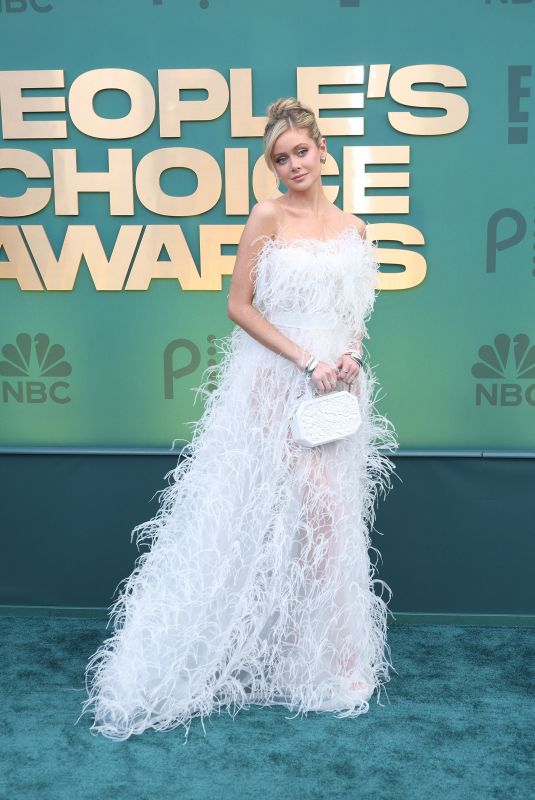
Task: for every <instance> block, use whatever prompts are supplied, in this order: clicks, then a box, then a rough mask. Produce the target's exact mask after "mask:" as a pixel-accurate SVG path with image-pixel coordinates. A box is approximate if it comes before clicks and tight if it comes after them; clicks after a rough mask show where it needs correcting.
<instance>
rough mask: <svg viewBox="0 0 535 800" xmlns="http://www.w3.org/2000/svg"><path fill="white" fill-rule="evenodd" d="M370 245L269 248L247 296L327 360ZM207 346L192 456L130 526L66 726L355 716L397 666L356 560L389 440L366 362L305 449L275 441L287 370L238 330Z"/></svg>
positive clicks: (355, 300)
mask: <svg viewBox="0 0 535 800" xmlns="http://www.w3.org/2000/svg"><path fill="white" fill-rule="evenodd" d="M375 249H376V245H375V244H374V243H372V242H370V241H369V240H363V239H361V238H360V236H359V234H358V231H356V229H355V228H353V227H351V228H347V229H346V230H344V231H343V232H342V233H341V234H339V235H338V236H337V237H336V238H334V239H327V240H323V239H298V240H295V241H293V242H291V243H288V242H284V241H282V240H280V239H271V238H267V237H266V238H265V241H264V242H263V243H262V249H261V251H260V254H259V257H258V259H257V263H256V272H255V273H254V280H255V295H254V300H253V303H254V305H255V307H256V308H257V309H258V311H259V312H261V313H262V314H263V315H264V316H265V317H266V318H267V319H269V320H270V321H271V322H272V323H273V324H274V325H275V326H276V327H278V328H279V329H280V330H281V331H282V332H284V333H285V334H286V335H287V336H288V337H289V338H291V339H293V340H294V341H296V342H298V343H299V344H301V345H302V346H303V347H304V348H306V349H307V350H308V351H310V352H312V353H314V354H315V355H316V356H317V357H318V358H320V359H321V360H323V361H327V362H330V363H332V364H333V365H334V363H335V361H336V360H337V358H338V357H339V356H340V355H341V354H342V353H343V352H344V350H346V349H347V347H348V345H350V343H351V342H352V341H354V336H355V333H357V332H359V331H363V336H364V338H368V333H367V330H366V322H367V320H368V318H369V315H370V314H371V311H372V309H373V305H374V301H375V288H376V282H377V267H378V264H377V261H376V258H375V254H374V251H375ZM218 346H219V349H220V353H221V358H220V360H219V363H218V364H217V365H216V366H215V367H211V368H208V370H207V371H206V372H205V373H204V375H203V381H202V383H201V385H200V386H199V387H198V388H197V390H196V391H197V392H201V394H202V396H203V397H204V398H205V410H204V414H203V416H202V417H201V418H200V419H199V420H198V421H197V422H195V423H190V424H191V425H192V426H193V437H192V441H191V447H190V455H189V457H187V458H186V459H184V460H182V461H179V463H178V464H177V466H176V468H175V469H174V470H171V471H170V472H168V473H167V475H166V476H165V477H166V478H169V476H172V481H168V485H167V486H166V488H165V489H163V490H161V496H160V504H159V510H158V512H157V514H156V515H155V517H154V518H153V519H150V520H149V521H147V522H145V523H143V524H142V525H138V526H137V527H136V528H134V531H133V532H132V536H134V534H137V538H136V542H137V545H138V548H139V545H140V544H141V543H142V542H143V543H144V544H146V545H147V548H146V550H145V551H144V552H142V554H141V555H140V556H139V557H138V558H137V560H136V563H135V568H134V570H133V572H132V573H131V574H130V576H129V577H128V578H127V579H125V581H124V582H122V583H124V585H123V586H122V588H121V591H120V593H119V594H118V596H117V599H116V600H115V602H114V603H113V604H112V606H111V607H110V611H109V614H110V620H109V623H108V625H109V624H110V623H111V622H113V633H112V634H111V635H110V637H109V638H107V639H106V640H105V641H104V642H103V644H102V645H101V646H100V647H99V648H98V649H97V651H96V652H95V653H94V654H93V655H92V656H91V658H90V660H89V662H88V664H87V667H86V670H85V686H86V692H87V695H88V696H87V697H86V699H85V701H84V703H83V708H82V713H81V715H80V716H83V714H84V713H86V712H89V711H91V712H92V713H93V723H92V725H91V728H90V730H91V731H92V732H94V733H97V732H100V733H101V734H103V735H104V736H107V737H110V738H113V739H126V738H128V737H129V736H130V735H132V734H140V733H142V732H143V731H144V730H145V729H147V728H153V729H155V730H166V729H170V728H174V727H177V726H179V725H180V726H183V728H184V732H185V736H186V739H187V736H188V731H189V727H190V724H191V721H192V719H194V718H195V717H200V718H201V723H203V718H204V717H205V716H209V715H210V714H211V713H212V711H214V710H217V711H220V710H221V709H222V708H225V709H227V710H228V711H229V713H232V714H233V715H234V714H235V713H237V711H239V710H240V709H241V708H244V707H249V704H252V703H253V704H259V705H272V704H282V705H284V706H286V707H287V708H288V709H289V710H290V711H292V712H295V715H298V714H306V713H307V712H308V711H331V712H334V714H335V715H336V716H339V717H344V716H357V715H359V714H362V713H365V712H367V711H368V709H369V702H368V701H369V700H370V697H371V696H372V694H373V692H374V691H375V690H378V694H379V692H380V689H381V687H382V685H383V684H384V683H386V682H387V681H388V680H390V675H389V670H393V671H395V669H394V667H393V665H392V663H391V661H390V659H389V654H390V648H389V646H388V644H387V636H386V633H387V613H388V610H389V609H388V602H389V600H390V598H391V596H392V591H391V589H390V587H388V585H387V584H386V583H385V582H384V581H382V580H380V579H378V578H374V575H375V574H376V567H375V565H374V564H372V563H371V560H370V557H369V550H373V551H375V552H376V553H377V556H379V555H380V553H379V551H378V550H377V548H375V547H372V546H371V540H370V531H371V530H372V528H373V524H374V519H375V510H374V507H375V501H376V498H377V495H378V493H379V492H380V493H382V494H383V496H384V495H385V494H386V492H387V491H388V490H389V489H390V488H391V474H392V473H393V472H394V465H393V463H392V462H391V461H390V459H389V458H388V457H387V456H386V455H385V454H384V453H381V452H380V450H379V448H380V449H383V448H386V449H389V450H394V449H395V448H396V447H397V442H396V437H395V432H394V428H393V425H392V423H391V422H390V421H389V420H388V419H386V417H385V416H383V415H381V414H379V413H378V411H377V409H376V408H375V403H376V400H377V391H376V388H377V380H376V378H375V377H374V374H373V370H372V368H371V367H370V366H369V364H368V363H367V362H366V361H365V365H364V368H363V369H362V370H361V371H360V375H359V378H358V380H357V381H356V382H355V383H354V384H353V387H352V388H351V389H350V391H353V392H355V394H357V396H358V397H359V402H360V407H361V412H362V417H363V424H362V426H361V428H360V429H359V431H358V433H357V434H355V435H353V436H351V437H349V438H348V439H345V440H341V441H338V442H333V443H330V444H326V445H322V446H319V447H316V448H305V447H302V446H301V445H298V444H297V443H295V442H294V441H293V440H292V437H291V434H290V433H289V421H290V418H291V415H292V412H293V410H294V408H295V406H296V404H297V403H298V402H299V401H300V400H301V399H303V398H305V397H311V396H312V395H313V392H314V390H313V385H312V383H311V382H310V381H309V380H308V379H307V378H306V377H305V376H304V373H303V372H302V370H301V369H299V368H298V367H296V366H295V365H294V364H293V363H292V362H290V361H289V360H287V359H286V358H284V357H283V356H281V355H279V354H277V353H274V352H272V351H271V350H269V349H268V348H266V347H265V346H263V345H262V344H260V343H259V342H257V341H256V340H255V339H253V338H252V337H251V336H250V335H249V334H247V333H246V332H245V331H244V330H243V329H242V328H240V327H239V326H236V327H235V328H234V329H233V331H232V333H231V334H230V335H229V336H227V337H225V338H222V339H220V340H218ZM214 383H215V388H213V384H214ZM208 387H212V390H211V391H210V388H208ZM337 388H338V389H347V386H346V385H345V384H342V383H340V384H339V385H338V387H337ZM119 585H120V584H119ZM376 585H377V586H378V587H379V592H378V593H377V592H375V591H374V588H375V586H376ZM383 590H386V591H387V592H388V594H389V598H388V600H385V599H384V598H383V596H382V595H383V593H384V591H383ZM116 591H117V590H116ZM78 719H80V717H79V718H78ZM202 727H203V730H205V729H204V724H202Z"/></svg>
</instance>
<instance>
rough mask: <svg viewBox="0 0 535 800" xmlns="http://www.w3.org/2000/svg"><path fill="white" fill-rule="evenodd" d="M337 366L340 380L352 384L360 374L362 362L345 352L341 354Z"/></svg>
mask: <svg viewBox="0 0 535 800" xmlns="http://www.w3.org/2000/svg"><path fill="white" fill-rule="evenodd" d="M335 366H336V368H337V369H338V380H340V381H343V382H344V383H347V384H348V385H349V386H351V384H352V383H353V381H354V380H355V379H356V377H357V375H358V374H359V371H360V364H359V363H358V362H357V361H355V359H354V358H351V356H348V355H346V354H344V355H343V356H340V358H339V359H338V361H337V362H336V365H335Z"/></svg>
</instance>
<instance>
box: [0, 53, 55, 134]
mask: <svg viewBox="0 0 535 800" xmlns="http://www.w3.org/2000/svg"><path fill="white" fill-rule="evenodd" d="M64 86H65V82H64V78H63V70H62V69H21V70H9V71H0V113H1V117H2V132H3V138H4V139H66V138H67V123H66V122H65V121H64V120H59V119H58V120H52V119H47V120H28V119H24V114H37V113H39V112H46V113H47V114H48V113H51V112H52V113H54V112H56V111H65V98H64V97H48V96H45V97H43V96H40V97H23V96H22V90H23V89H43V88H45V89H56V88H63V87H64Z"/></svg>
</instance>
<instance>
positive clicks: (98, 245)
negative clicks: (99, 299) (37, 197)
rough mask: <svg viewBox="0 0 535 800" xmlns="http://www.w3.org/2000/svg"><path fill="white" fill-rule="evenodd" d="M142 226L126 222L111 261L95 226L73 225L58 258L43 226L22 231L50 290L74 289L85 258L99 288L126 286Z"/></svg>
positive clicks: (26, 227)
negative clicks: (125, 282)
mask: <svg viewBox="0 0 535 800" xmlns="http://www.w3.org/2000/svg"><path fill="white" fill-rule="evenodd" d="M142 228H143V226H142V225H122V226H121V227H120V229H119V234H118V236H117V239H116V241H115V245H114V247H113V252H112V254H111V258H110V259H109V261H108V258H107V257H106V253H105V252H104V248H103V246H102V242H101V241H100V237H99V234H98V231H97V229H96V227H95V226H94V225H69V226H67V231H66V233H65V238H64V240H63V245H62V248H61V253H60V256H59V258H56V256H55V254H54V251H53V250H52V246H51V244H50V242H49V240H48V237H47V235H46V232H45V229H44V228H43V226H42V225H23V226H22V231H23V233H24V236H25V237H26V241H27V242H28V245H29V247H30V249H31V252H32V255H33V257H34V258H35V263H36V264H37V267H38V269H39V272H40V273H41V275H42V277H43V281H44V284H45V286H46V288H47V289H48V290H49V291H61V292H65V291H71V290H72V289H73V287H74V282H75V280H76V276H77V274H78V270H79V267H80V262H81V260H82V258H84V259H85V261H86V263H87V267H88V269H89V272H90V273H91V277H92V278H93V283H94V284H95V288H96V289H97V290H98V291H118V290H120V289H122V287H123V284H124V281H125V278H126V274H127V272H128V268H129V266H130V264H131V262H132V257H133V255H134V252H135V249H136V245H137V243H138V240H139V237H140V234H141V230H142Z"/></svg>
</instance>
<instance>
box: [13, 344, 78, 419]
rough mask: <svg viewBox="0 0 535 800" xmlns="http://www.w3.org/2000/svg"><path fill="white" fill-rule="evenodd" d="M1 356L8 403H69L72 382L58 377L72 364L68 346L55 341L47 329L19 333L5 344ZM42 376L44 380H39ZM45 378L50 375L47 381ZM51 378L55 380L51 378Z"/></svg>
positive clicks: (69, 369) (64, 376)
mask: <svg viewBox="0 0 535 800" xmlns="http://www.w3.org/2000/svg"><path fill="white" fill-rule="evenodd" d="M2 356H3V360H0V377H1V378H3V380H2V381H1V386H2V392H1V396H2V401H3V402H4V403H8V402H16V403H45V402H46V401H47V400H52V401H53V402H55V403H69V402H70V397H68V396H66V395H65V390H66V389H68V388H69V384H68V383H67V382H66V381H64V380H56V379H57V378H66V377H67V376H68V375H70V374H71V372H72V367H71V365H70V364H69V362H68V361H66V360H65V348H64V347H63V345H61V344H51V342H50V337H49V336H48V335H47V334H46V333H37V334H36V335H35V336H33V337H32V336H31V335H30V334H29V333H19V334H18V336H17V337H16V339H15V344H11V343H10V344H5V345H4V346H3V347H2ZM37 378H40V380H37ZM43 379H47V380H46V382H45V380H43ZM48 379H51V380H48Z"/></svg>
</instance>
